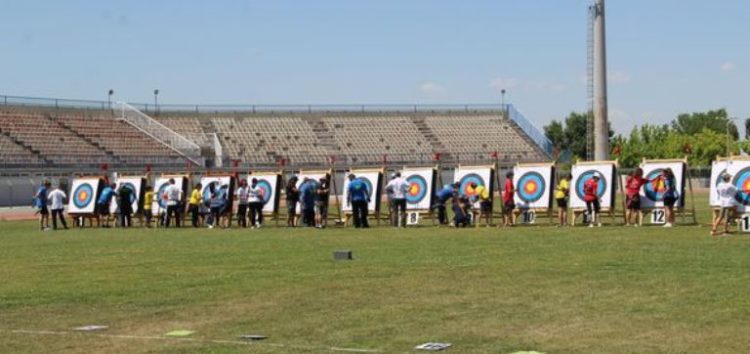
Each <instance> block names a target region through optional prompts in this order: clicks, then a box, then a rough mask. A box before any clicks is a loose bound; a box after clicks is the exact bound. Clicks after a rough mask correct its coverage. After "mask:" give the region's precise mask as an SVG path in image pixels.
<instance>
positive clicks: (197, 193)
mask: <svg viewBox="0 0 750 354" xmlns="http://www.w3.org/2000/svg"><path fill="white" fill-rule="evenodd" d="M201 189H203V185H202V184H200V183H198V184H196V185H195V187H193V191H192V192H190V199H188V210H189V211H190V216H191V218H192V223H193V227H199V226H200V224H199V223H198V218H199V217H200V215H201V213H200V211H201V200H202V199H203V198H201Z"/></svg>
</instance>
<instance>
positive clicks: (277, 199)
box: [237, 170, 285, 226]
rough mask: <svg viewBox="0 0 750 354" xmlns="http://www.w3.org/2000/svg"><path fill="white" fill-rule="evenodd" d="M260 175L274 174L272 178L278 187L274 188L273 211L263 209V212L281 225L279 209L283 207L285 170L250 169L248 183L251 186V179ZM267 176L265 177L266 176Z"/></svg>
mask: <svg viewBox="0 0 750 354" xmlns="http://www.w3.org/2000/svg"><path fill="white" fill-rule="evenodd" d="M259 175H263V176H272V178H274V179H276V188H274V189H275V190H274V192H273V193H274V196H272V197H271V201H269V203H273V211H271V212H268V211H265V210H263V209H261V213H263V216H264V217H269V218H271V219H272V220H274V222H275V223H276V225H277V226H278V225H279V216H280V214H279V209H280V207H281V190H282V189H284V186H285V185H284V171H281V170H279V171H248V172H247V184H248V186H250V184H251V182H250V181H251V180H252V179H253V178H256V177H257V176H259ZM264 178H265V177H264ZM237 188H239V179H238V182H237ZM263 208H265V204H264V205H263Z"/></svg>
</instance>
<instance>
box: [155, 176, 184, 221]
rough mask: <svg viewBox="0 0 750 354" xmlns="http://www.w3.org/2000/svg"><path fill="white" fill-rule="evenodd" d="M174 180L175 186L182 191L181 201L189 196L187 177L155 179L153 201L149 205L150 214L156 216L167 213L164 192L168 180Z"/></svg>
mask: <svg viewBox="0 0 750 354" xmlns="http://www.w3.org/2000/svg"><path fill="white" fill-rule="evenodd" d="M170 178H174V182H175V185H176V186H177V187H179V188H180V190H182V196H183V199H184V198H185V196H188V195H189V190H188V177H187V176H186V175H176V176H162V177H158V178H156V181H155V183H154V200H153V202H152V204H151V213H152V214H153V215H154V216H158V215H159V214H160V213H161V212H166V211H167V199H166V198H165V195H164V192H165V191H166V190H167V187H169V179H170Z"/></svg>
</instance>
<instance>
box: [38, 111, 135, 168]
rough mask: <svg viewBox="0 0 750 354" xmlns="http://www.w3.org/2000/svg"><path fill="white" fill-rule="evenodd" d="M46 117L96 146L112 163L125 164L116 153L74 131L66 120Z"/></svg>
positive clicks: (50, 116)
mask: <svg viewBox="0 0 750 354" xmlns="http://www.w3.org/2000/svg"><path fill="white" fill-rule="evenodd" d="M46 117H47V119H48V120H49V121H51V122H52V123H55V124H57V125H58V126H60V128H62V129H65V130H67V131H69V132H71V133H73V135H75V136H77V137H79V138H81V140H83V141H85V142H87V143H88V144H90V145H92V146H94V147H95V148H97V149H99V150H101V151H103V152H104V153H105V154H107V157H109V158H110V159H111V161H112V162H114V163H123V161H122V160H121V159H120V158H119V157H117V156H115V153H114V152H112V151H110V150H107V149H106V148H104V147H103V146H101V145H99V143H97V142H95V141H93V140H91V139H90V138H89V137H87V136H86V135H83V134H81V133H79V132H78V131H77V130H75V129H73V128H72V127H71V126H69V125H67V124H65V120H64V119H57V118H56V117H53V116H52V115H47V116H46Z"/></svg>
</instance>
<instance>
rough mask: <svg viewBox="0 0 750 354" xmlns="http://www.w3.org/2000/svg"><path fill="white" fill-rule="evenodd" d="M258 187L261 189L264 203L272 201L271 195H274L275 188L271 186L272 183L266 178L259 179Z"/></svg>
mask: <svg viewBox="0 0 750 354" xmlns="http://www.w3.org/2000/svg"><path fill="white" fill-rule="evenodd" d="M257 187H258V189H260V192H261V197H262V198H263V204H267V203H268V202H269V201H271V197H272V196H273V188H271V183H269V182H268V181H266V180H265V179H259V180H258V185H257Z"/></svg>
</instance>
